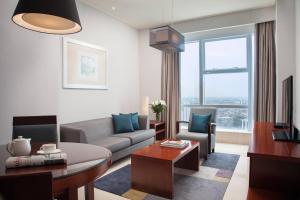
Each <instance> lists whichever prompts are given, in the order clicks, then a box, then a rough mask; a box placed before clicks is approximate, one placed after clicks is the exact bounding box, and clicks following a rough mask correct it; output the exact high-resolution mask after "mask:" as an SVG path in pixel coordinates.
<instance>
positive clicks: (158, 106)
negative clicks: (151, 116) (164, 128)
mask: <svg viewBox="0 0 300 200" xmlns="http://www.w3.org/2000/svg"><path fill="white" fill-rule="evenodd" d="M150 106H151V109H152V111H153V112H154V113H155V117H156V121H160V114H161V113H162V111H164V110H165V109H166V107H167V104H166V102H165V101H164V100H156V101H153V102H152V103H151V104H150Z"/></svg>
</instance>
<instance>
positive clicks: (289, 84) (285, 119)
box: [273, 76, 300, 142]
mask: <svg viewBox="0 0 300 200" xmlns="http://www.w3.org/2000/svg"><path fill="white" fill-rule="evenodd" d="M280 124H281V128H282V129H281V130H275V131H273V139H274V140H277V141H295V142H300V140H299V138H298V133H296V132H295V131H294V126H293V76H289V77H288V78H287V79H285V80H284V81H283V82H282V123H280ZM275 127H276V126H275Z"/></svg>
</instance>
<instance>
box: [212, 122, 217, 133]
mask: <svg viewBox="0 0 300 200" xmlns="http://www.w3.org/2000/svg"><path fill="white" fill-rule="evenodd" d="M216 126H217V124H216V123H214V122H211V123H210V132H211V133H212V134H216Z"/></svg>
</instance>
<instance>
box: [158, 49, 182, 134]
mask: <svg viewBox="0 0 300 200" xmlns="http://www.w3.org/2000/svg"><path fill="white" fill-rule="evenodd" d="M179 81H180V80H179V52H171V51H164V52H163V53H162V73H161V97H162V99H163V100H165V101H166V104H167V109H166V110H165V111H164V112H163V114H162V119H163V121H165V123H166V134H167V137H168V138H175V135H176V122H177V121H178V119H179V97H180V94H179V91H180V90H179V85H180V83H179Z"/></svg>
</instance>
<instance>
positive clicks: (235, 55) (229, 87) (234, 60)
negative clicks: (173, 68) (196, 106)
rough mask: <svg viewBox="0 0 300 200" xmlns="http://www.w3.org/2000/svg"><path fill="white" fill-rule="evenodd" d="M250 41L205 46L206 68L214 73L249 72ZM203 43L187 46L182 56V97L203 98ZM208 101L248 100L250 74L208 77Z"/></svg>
mask: <svg viewBox="0 0 300 200" xmlns="http://www.w3.org/2000/svg"><path fill="white" fill-rule="evenodd" d="M246 57H247V50H246V39H245V38H239V39H230V40H222V41H211V42H206V43H205V61H206V63H205V67H206V69H208V70H211V69H226V68H227V69H228V68H245V67H246V66H247V58H246ZM199 71H200V70H199V43H198V42H193V43H187V44H186V45H185V52H183V53H181V96H182V97H199V76H200V75H199V73H200V72H199ZM204 83H205V84H204V94H205V96H207V97H220V98H222V97H243V98H247V96H248V75H247V73H245V72H243V73H226V74H207V75H205V76H204Z"/></svg>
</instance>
